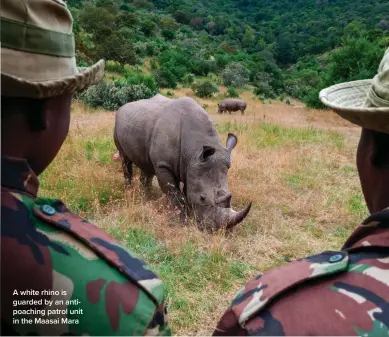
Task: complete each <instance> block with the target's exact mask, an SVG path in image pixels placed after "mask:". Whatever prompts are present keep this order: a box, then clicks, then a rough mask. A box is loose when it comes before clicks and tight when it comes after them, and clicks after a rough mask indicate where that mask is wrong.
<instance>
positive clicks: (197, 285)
mask: <svg viewBox="0 0 389 337" xmlns="http://www.w3.org/2000/svg"><path fill="white" fill-rule="evenodd" d="M123 221H124V220H123ZM108 232H109V233H110V234H111V235H112V236H114V237H115V238H117V239H118V240H119V241H121V242H123V244H125V245H126V246H127V247H128V248H129V249H130V250H131V251H132V252H134V253H135V254H137V255H138V256H140V257H141V258H143V259H144V260H146V261H147V262H148V263H149V264H150V266H151V269H153V270H154V271H155V272H156V273H158V275H159V277H160V278H161V279H163V281H164V285H165V288H166V293H167V301H168V302H170V306H169V311H172V312H176V313H177V314H178V315H179V317H181V318H182V319H184V320H185V321H182V324H183V325H186V324H188V323H189V321H188V320H189V316H190V312H188V311H185V310H186V309H188V308H190V307H192V306H193V305H194V304H193V301H194V302H195V305H196V307H197V310H198V309H199V308H198V307H199V306H201V307H202V310H208V311H209V312H212V310H214V308H213V307H212V305H210V304H209V303H208V304H207V302H206V301H204V302H203V300H202V299H203V298H204V296H206V295H207V294H206V293H205V292H204V291H205V289H210V288H213V289H214V290H215V291H217V292H218V293H221V294H222V293H227V292H228V291H230V290H231V287H232V286H233V284H234V283H235V282H236V281H240V282H243V281H244V280H245V279H246V278H247V275H248V273H249V272H252V271H255V270H256V269H257V268H256V267H255V266H252V265H249V264H247V263H245V262H240V261H234V259H233V258H232V257H231V256H225V255H223V254H222V253H221V252H220V251H218V250H207V251H205V250H204V249H201V248H200V247H199V246H198V245H197V244H196V242H194V241H188V242H187V243H186V244H184V245H183V246H181V247H179V249H178V250H177V251H175V252H174V253H172V252H171V251H170V250H169V249H168V248H167V247H166V245H165V244H164V243H163V242H161V241H158V240H157V239H156V238H155V237H154V236H153V235H152V234H150V233H148V230H147V229H142V228H137V227H126V230H125V232H122V231H121V230H120V229H118V227H114V228H110V229H108ZM200 294H201V296H200ZM188 298H190V299H191V303H190V302H189V300H188ZM183 309H185V310H184V311H183ZM193 314H194V315H197V314H198V312H197V311H196V312H194V313H193ZM178 320H180V319H178ZM179 325H180V324H179Z"/></svg>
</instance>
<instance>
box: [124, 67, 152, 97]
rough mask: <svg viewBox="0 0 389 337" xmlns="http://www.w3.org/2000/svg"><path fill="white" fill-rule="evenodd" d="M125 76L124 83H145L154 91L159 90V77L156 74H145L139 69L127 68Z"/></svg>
mask: <svg viewBox="0 0 389 337" xmlns="http://www.w3.org/2000/svg"><path fill="white" fill-rule="evenodd" d="M125 78H126V79H125V84H124V85H134V84H144V85H145V86H146V87H148V88H149V89H150V90H151V91H152V92H153V93H157V91H158V85H157V79H156V78H155V76H154V75H149V74H145V73H143V72H141V71H137V70H132V69H127V70H126V72H125Z"/></svg>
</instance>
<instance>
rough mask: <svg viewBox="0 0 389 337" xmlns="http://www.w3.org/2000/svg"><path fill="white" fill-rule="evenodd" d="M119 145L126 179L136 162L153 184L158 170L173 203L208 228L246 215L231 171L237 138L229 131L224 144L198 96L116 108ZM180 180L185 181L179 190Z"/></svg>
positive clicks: (157, 98)
mask: <svg viewBox="0 0 389 337" xmlns="http://www.w3.org/2000/svg"><path fill="white" fill-rule="evenodd" d="M114 141H115V145H116V147H117V149H118V151H119V153H120V156H118V155H117V154H115V155H114V157H113V159H118V158H121V159H122V163H123V171H124V176H125V179H126V181H127V182H128V183H130V182H131V176H132V164H133V163H134V164H135V165H136V166H137V167H139V168H140V170H141V182H142V184H143V185H144V187H145V188H146V189H147V188H150V186H151V181H152V179H153V176H154V175H156V176H157V179H158V183H159V186H160V187H161V189H162V191H163V192H164V193H165V194H166V195H167V196H168V198H169V200H170V202H171V203H172V205H173V206H178V207H179V208H180V211H181V220H183V221H186V219H187V218H186V216H187V214H189V213H191V214H193V215H195V217H196V220H198V222H199V223H201V224H202V225H205V227H207V228H211V229H217V228H221V227H224V228H227V229H229V228H232V227H234V226H235V225H237V224H238V223H240V222H241V221H243V219H244V218H245V217H246V216H247V214H248V213H249V211H250V207H251V203H250V204H249V205H248V206H247V207H246V208H245V209H244V210H242V211H240V212H235V211H234V210H233V209H232V208H231V197H232V195H231V193H230V191H229V189H228V182H227V173H228V169H229V167H230V158H231V150H232V149H233V148H234V147H235V145H236V143H237V138H236V137H235V136H234V135H233V134H229V135H228V138H227V145H226V148H224V147H223V146H222V145H221V144H220V143H219V136H218V134H217V132H216V129H215V126H214V124H213V122H212V120H211V119H210V117H209V115H208V113H207V112H206V111H205V110H204V109H203V108H202V107H201V106H199V105H198V104H197V103H196V102H195V101H194V100H193V99H191V98H189V97H182V98H179V99H169V98H166V97H164V96H162V95H159V94H158V95H156V96H154V97H153V98H150V99H144V100H140V101H136V102H132V103H128V104H126V105H124V106H122V107H121V108H120V109H119V110H118V111H117V113H116V119H115V129H114ZM180 182H181V183H183V184H184V187H183V190H182V191H181V190H180Z"/></svg>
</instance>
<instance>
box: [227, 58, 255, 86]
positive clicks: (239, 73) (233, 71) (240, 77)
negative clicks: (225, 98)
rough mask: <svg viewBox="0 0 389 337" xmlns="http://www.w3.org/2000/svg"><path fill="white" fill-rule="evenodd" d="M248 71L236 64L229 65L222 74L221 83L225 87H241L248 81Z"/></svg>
mask: <svg viewBox="0 0 389 337" xmlns="http://www.w3.org/2000/svg"><path fill="white" fill-rule="evenodd" d="M249 76H250V74H249V71H248V70H247V69H246V68H245V67H244V66H243V65H242V64H241V63H238V62H233V63H230V64H229V65H228V66H227V67H226V68H225V69H224V71H223V72H222V78H223V83H224V85H226V86H232V87H242V86H244V85H245V84H247V83H248V81H249Z"/></svg>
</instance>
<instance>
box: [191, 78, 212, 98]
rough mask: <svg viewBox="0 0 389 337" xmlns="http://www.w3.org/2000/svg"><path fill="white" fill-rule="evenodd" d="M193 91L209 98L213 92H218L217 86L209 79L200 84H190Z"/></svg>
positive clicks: (199, 95) (197, 94)
mask: <svg viewBox="0 0 389 337" xmlns="http://www.w3.org/2000/svg"><path fill="white" fill-rule="evenodd" d="M192 90H193V92H194V93H195V94H196V96H198V97H201V98H211V97H212V96H213V94H214V93H216V92H219V89H218V88H217V86H215V85H214V84H213V83H212V82H210V81H205V82H203V83H201V84H195V85H193V86H192Z"/></svg>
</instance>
